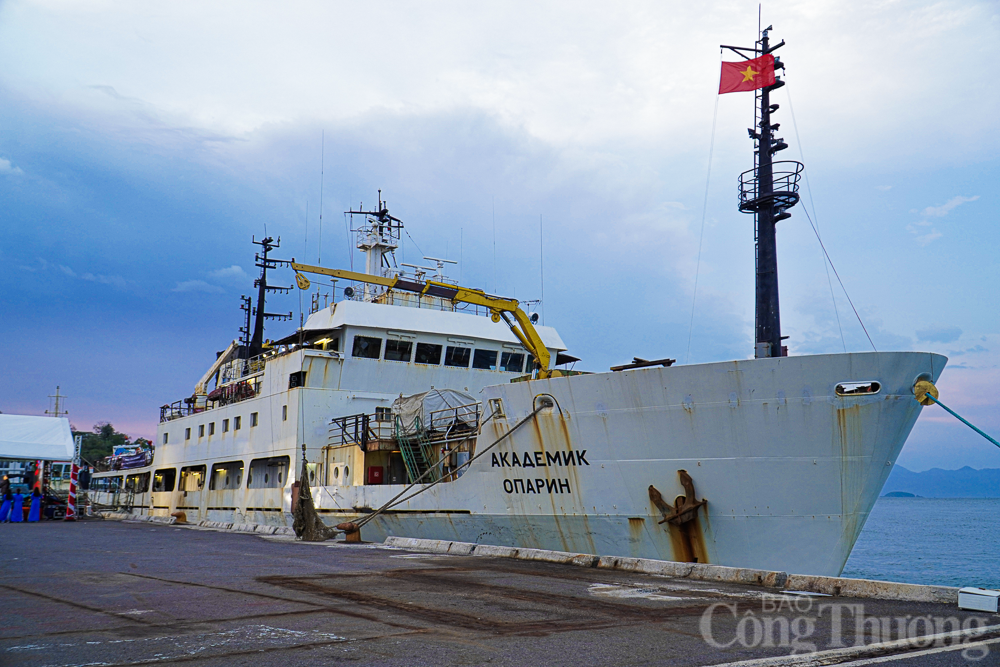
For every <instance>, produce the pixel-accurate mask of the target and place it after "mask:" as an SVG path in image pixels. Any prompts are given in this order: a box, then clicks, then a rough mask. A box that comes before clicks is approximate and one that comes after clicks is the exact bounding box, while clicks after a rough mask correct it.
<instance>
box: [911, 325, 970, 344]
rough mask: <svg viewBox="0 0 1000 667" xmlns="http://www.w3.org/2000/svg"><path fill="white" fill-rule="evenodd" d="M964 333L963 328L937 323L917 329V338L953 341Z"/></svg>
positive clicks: (934, 341)
mask: <svg viewBox="0 0 1000 667" xmlns="http://www.w3.org/2000/svg"><path fill="white" fill-rule="evenodd" d="M961 335H962V330H961V329H959V328H958V327H956V326H947V325H944V324H936V325H932V326H929V327H927V328H926V329H920V330H918V331H917V340H925V341H930V342H933V343H953V342H954V341H956V340H958V338H959V336H961Z"/></svg>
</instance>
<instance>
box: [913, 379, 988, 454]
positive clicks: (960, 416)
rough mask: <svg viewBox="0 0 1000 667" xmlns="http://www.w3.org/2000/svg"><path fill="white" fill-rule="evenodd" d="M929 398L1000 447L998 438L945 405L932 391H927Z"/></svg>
mask: <svg viewBox="0 0 1000 667" xmlns="http://www.w3.org/2000/svg"><path fill="white" fill-rule="evenodd" d="M927 398H929V399H930V400H932V401H934V402H935V403H937V404H938V405H940V406H941V407H942V408H944V409H945V410H947V411H948V412H949V413H950V414H951V415H952V416H954V417H955V418H957V419H958V420H959V421H960V422H962V423H963V424H965V425H966V426H968V427H969V428H971V429H972V430H973V431H975V432H976V433H978V434H979V435H981V436H983V437H984V438H986V439H987V440H989V441H990V442H992V443H993V444H994V445H996V446H997V447H1000V442H997V441H996V440H994V439H993V438H991V437H990V436H988V435H986V433H984V432H983V431H982V430H981V429H979V428H976V427H975V426H974V425H973V424H972V423H971V422H969V420H967V419H965V418H964V417H962V415H960V414H958V413H957V412H955V411H954V410H952V409H951V408H949V407H948V406H947V405H945V404H944V403H942V402H941V401H939V400H938V399H937V398H935V397H934V395H933V394H931V393H930V392H928V393H927Z"/></svg>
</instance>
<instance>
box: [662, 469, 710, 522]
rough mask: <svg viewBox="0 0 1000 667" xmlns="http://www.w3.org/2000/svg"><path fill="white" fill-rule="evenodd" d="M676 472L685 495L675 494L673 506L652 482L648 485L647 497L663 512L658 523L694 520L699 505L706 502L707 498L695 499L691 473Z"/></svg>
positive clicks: (685, 471)
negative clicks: (661, 518)
mask: <svg viewBox="0 0 1000 667" xmlns="http://www.w3.org/2000/svg"><path fill="white" fill-rule="evenodd" d="M677 474H678V475H679V476H680V478H681V486H682V487H684V493H685V494H686V495H683V496H677V499H676V500H675V501H674V506H673V507H671V506H670V505H669V504H668V503H667V501H665V500H664V499H663V494H661V493H660V492H659V490H657V488H656V487H655V486H653V485H652V484H650V485H649V499H650V500H652V501H653V504H654V505H656V507H657V508H659V510H660V512H662V513H663V520H662V521H659V522H658V523H671V524H673V525H675V526H683V525H684V524H686V523H689V522H691V521H694V519H695V518H696V517H697V516H698V508H699V507H701V506H702V505H707V504H708V501H707V500H697V495H696V494H695V492H694V480H693V479H691V475H689V474H688V471H687V470H678V471H677Z"/></svg>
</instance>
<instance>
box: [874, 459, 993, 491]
mask: <svg viewBox="0 0 1000 667" xmlns="http://www.w3.org/2000/svg"><path fill="white" fill-rule="evenodd" d="M882 497H883V498H1000V469H998V468H984V469H982V470H976V469H975V468H970V467H969V466H965V467H964V468H959V469H958V470H942V469H941V468H931V469H930V470H925V471H923V472H913V471H912V470H907V469H906V468H904V467H903V466H900V465H897V466H893V468H892V472H890V473H889V479H888V480H887V481H886V483H885V487H884V488H883V489H882Z"/></svg>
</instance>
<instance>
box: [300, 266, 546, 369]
mask: <svg viewBox="0 0 1000 667" xmlns="http://www.w3.org/2000/svg"><path fill="white" fill-rule="evenodd" d="M291 266H292V269H293V270H294V271H295V283H296V284H297V285H298V286H299V288H300V289H304V290H305V289H309V285H310V283H309V279H308V278H307V277H305V276H304V275H302V274H304V273H314V274H317V275H321V276H330V277H333V278H338V279H340V280H353V281H355V282H360V283H368V284H370V285H381V286H382V287H385V288H387V289H396V290H404V291H407V292H415V293H417V294H421V295H424V296H436V297H439V298H442V299H448V300H449V301H454V302H456V303H469V304H472V305H475V306H485V307H486V308H489V309H490V317H491V318H492V319H493V321H494V322H499V321H500V320H503V321H504V322H505V323H506V324H507V326H508V327H510V330H511V331H512V332H513V333H514V335H515V336H516V337H517V339H518V340H519V341H520V342H521V345H523V346H524V347H525V349H527V350H528V352H530V353H531V354H532V356H534V357H535V361H536V362H537V363H538V368H539V370H538V377H539V378H547V377H550V376H551V371H549V362H550V360H551V359H552V356H551V355H550V354H549V350H548V348H546V347H545V343H544V342H542V338H541V336H539V335H538V331H536V330H535V326H534V325H533V324H532V323H531V320H530V319H529V318H528V315H527V313H525V312H524V311H523V310H521V308H520V304H519V302H518V300H517V299H508V298H505V297H501V296H493V295H491V294H487V293H486V292H484V291H483V290H478V289H472V288H468V287H459V286H457V285H450V284H448V283H443V282H438V281H436V280H426V281H421V280H411V279H409V278H402V277H400V276H393V277H391V278H386V277H383V276H373V275H371V274H369V273H358V272H357V271H346V270H344V269H328V268H326V267H323V266H312V265H310V264H299V263H297V262H296V261H295V260H294V259H293V260H292V262H291ZM511 318H513V319H511Z"/></svg>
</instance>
